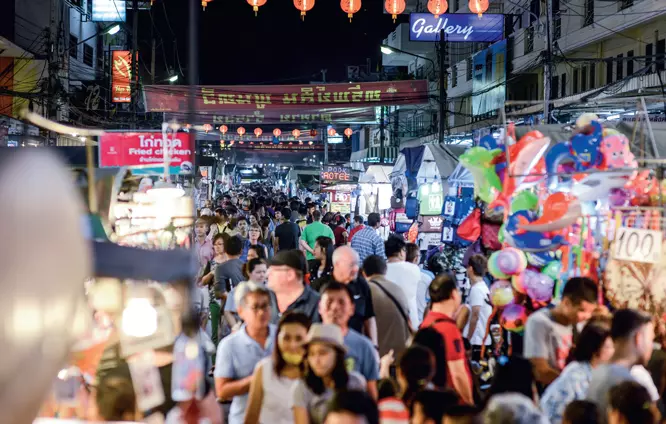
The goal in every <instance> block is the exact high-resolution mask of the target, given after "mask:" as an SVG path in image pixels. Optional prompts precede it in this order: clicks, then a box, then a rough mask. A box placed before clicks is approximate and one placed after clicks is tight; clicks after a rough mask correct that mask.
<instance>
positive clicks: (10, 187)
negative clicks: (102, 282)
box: [0, 149, 92, 424]
mask: <svg viewBox="0 0 666 424" xmlns="http://www.w3.org/2000/svg"><path fill="white" fill-rule="evenodd" d="M0 198H2V204H1V205H0V240H2V242H3V243H4V244H5V245H6V246H7V248H6V249H4V251H3V255H2V256H0V291H1V292H2V296H0V317H1V319H2V322H3V331H0V345H2V347H3V354H2V366H0V384H1V385H2V387H5V388H6V389H7V390H3V392H2V395H0V406H1V407H2V410H3V411H4V414H3V420H2V422H3V423H5V424H19V423H29V422H32V421H33V419H34V418H35V416H37V413H38V412H39V408H40V405H41V403H42V401H43V400H44V399H45V397H46V394H47V392H48V390H49V389H51V387H52V384H53V381H54V379H55V378H56V376H57V375H58V372H59V371H60V370H61V369H63V367H64V366H65V365H66V361H67V358H68V357H69V354H70V348H71V347H72V344H73V342H74V340H75V339H77V338H78V337H80V336H81V335H82V334H83V332H84V331H86V329H87V328H86V324H87V322H86V320H85V317H92V312H91V311H90V310H89V309H88V308H87V305H86V303H85V299H84V290H83V284H84V281H85V280H86V279H87V278H89V277H90V276H91V275H92V271H91V262H92V260H91V247H90V245H89V243H88V242H86V240H85V239H84V236H83V228H82V225H81V224H82V221H83V219H82V218H83V217H84V216H85V214H86V208H85V207H84V205H83V202H82V199H81V195H80V193H79V191H78V190H77V188H76V187H75V186H74V183H73V179H72V176H71V175H70V171H69V170H68V167H67V165H65V164H64V163H63V162H62V161H61V160H60V159H59V158H58V156H57V155H56V153H52V152H49V151H47V150H43V149H18V151H17V152H16V153H14V154H12V155H11V156H5V158H3V161H2V163H1V164H0ZM44 211H48V212H47V213H44ZM9 246H11V248H9ZM35 261H38V264H39V266H35V264H36V263H37V262H35Z"/></svg>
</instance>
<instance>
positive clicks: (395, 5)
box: [384, 0, 406, 22]
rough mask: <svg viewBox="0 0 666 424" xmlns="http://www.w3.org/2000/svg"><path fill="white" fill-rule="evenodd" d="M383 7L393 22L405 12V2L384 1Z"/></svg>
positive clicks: (402, 0) (396, 0)
mask: <svg viewBox="0 0 666 424" xmlns="http://www.w3.org/2000/svg"><path fill="white" fill-rule="evenodd" d="M384 7H385V8H386V11H387V12H388V13H390V14H391V17H392V18H393V22H395V20H396V18H397V17H398V15H399V14H401V13H402V12H404V11H405V7H406V5H405V0H386V2H385V3H384Z"/></svg>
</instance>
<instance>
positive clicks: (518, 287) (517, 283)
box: [511, 271, 527, 294]
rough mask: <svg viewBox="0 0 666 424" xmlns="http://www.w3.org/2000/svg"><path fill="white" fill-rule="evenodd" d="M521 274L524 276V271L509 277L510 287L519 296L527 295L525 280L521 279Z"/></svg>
mask: <svg viewBox="0 0 666 424" xmlns="http://www.w3.org/2000/svg"><path fill="white" fill-rule="evenodd" d="M523 274H525V271H523V272H521V273H520V274H518V275H514V276H513V277H511V285H512V286H513V289H514V290H515V291H516V292H518V293H520V294H527V288H526V287H525V279H524V278H523Z"/></svg>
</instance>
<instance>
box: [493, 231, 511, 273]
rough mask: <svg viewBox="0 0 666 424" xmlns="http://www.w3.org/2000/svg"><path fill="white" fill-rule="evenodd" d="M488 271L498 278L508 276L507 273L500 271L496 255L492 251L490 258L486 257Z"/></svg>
mask: <svg viewBox="0 0 666 424" xmlns="http://www.w3.org/2000/svg"><path fill="white" fill-rule="evenodd" d="M498 239H499V237H498ZM495 253H497V252H495ZM488 272H489V273H490V275H492V276H493V277H495V278H496V279H498V280H506V279H508V278H509V276H508V275H506V274H504V273H503V272H502V271H500V269H499V266H498V264H497V255H495V254H494V253H493V254H492V255H490V258H488Z"/></svg>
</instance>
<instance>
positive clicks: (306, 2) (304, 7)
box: [294, 0, 315, 20]
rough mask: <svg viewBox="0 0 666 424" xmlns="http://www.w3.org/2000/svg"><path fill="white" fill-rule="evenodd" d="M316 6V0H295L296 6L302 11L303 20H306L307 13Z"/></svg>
mask: <svg viewBox="0 0 666 424" xmlns="http://www.w3.org/2000/svg"><path fill="white" fill-rule="evenodd" d="M314 4H315V0H294V6H295V7H296V9H298V10H300V11H301V19H302V20H305V13H306V12H309V11H310V10H311V9H312V7H313V6H314Z"/></svg>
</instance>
